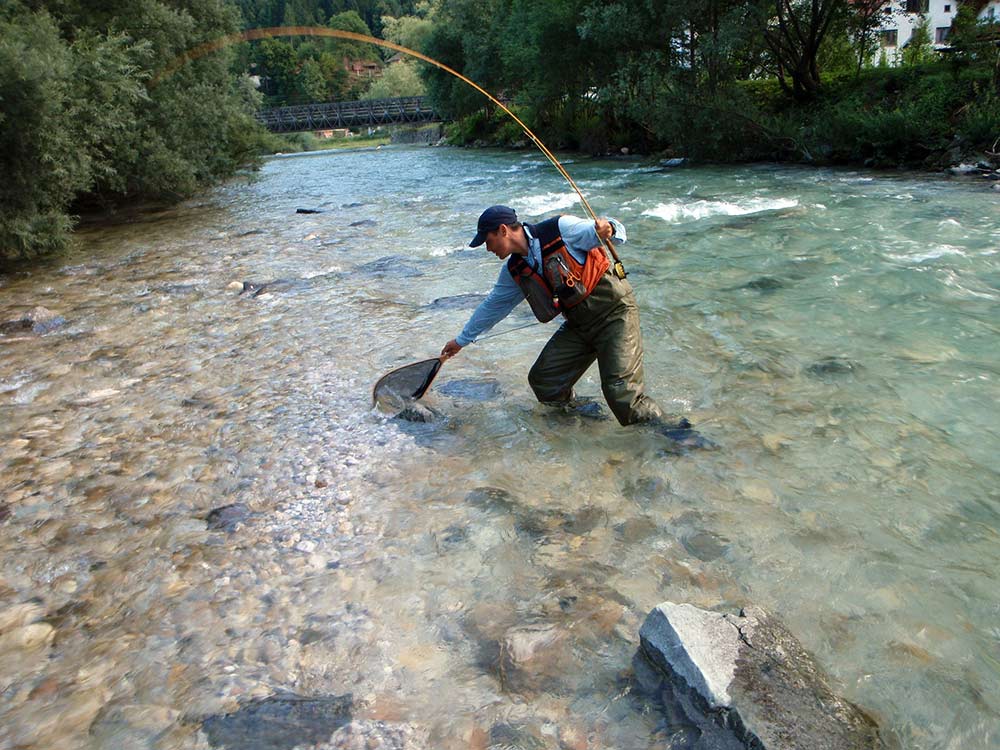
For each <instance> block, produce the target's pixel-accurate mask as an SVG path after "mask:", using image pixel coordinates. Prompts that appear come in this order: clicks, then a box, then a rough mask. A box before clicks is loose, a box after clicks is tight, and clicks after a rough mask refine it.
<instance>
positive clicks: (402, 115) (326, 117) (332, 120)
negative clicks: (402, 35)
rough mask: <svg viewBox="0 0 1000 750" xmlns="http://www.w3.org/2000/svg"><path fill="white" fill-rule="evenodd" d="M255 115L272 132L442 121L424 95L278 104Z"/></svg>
mask: <svg viewBox="0 0 1000 750" xmlns="http://www.w3.org/2000/svg"><path fill="white" fill-rule="evenodd" d="M257 119H258V120H259V121H260V122H261V123H263V125H264V127H266V128H267V129H268V130H270V131H271V132H272V133H296V132H301V131H304V130H332V129H334V128H357V127H365V126H376V125H399V124H403V123H423V122H440V121H441V118H440V117H439V116H438V115H437V114H436V113H435V112H434V110H433V108H432V107H431V106H430V103H429V102H428V101H427V99H426V97H423V96H406V97H399V98H396V99H367V100H362V101H356V102H328V103H323V104H302V105H299V106H294V107H277V108H275V109H264V110H261V111H259V112H258V113H257Z"/></svg>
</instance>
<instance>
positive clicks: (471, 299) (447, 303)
mask: <svg viewBox="0 0 1000 750" xmlns="http://www.w3.org/2000/svg"><path fill="white" fill-rule="evenodd" d="M484 299H486V295H485V294H456V295H454V296H452V297H438V298H437V299H435V300H434V301H433V302H431V303H430V304H429V305H426V307H430V308H434V309H437V310H462V309H464V308H469V307H476V306H477V305H479V303H480V302H482V301H483V300H484Z"/></svg>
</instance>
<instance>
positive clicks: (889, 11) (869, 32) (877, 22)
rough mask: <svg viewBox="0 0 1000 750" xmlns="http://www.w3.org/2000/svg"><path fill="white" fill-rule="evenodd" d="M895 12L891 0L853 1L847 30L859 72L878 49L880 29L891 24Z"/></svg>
mask: <svg viewBox="0 0 1000 750" xmlns="http://www.w3.org/2000/svg"><path fill="white" fill-rule="evenodd" d="M893 14H894V10H893V6H892V3H891V2H889V0H853V1H852V2H851V12H850V13H849V14H848V21H847V32H848V34H849V35H850V37H851V39H852V40H853V42H854V51H855V53H856V55H857V63H858V64H857V72H858V73H860V72H861V69H862V68H863V67H864V66H865V63H869V61H870V60H871V59H872V58H873V57H874V56H875V53H876V52H877V51H878V49H879V38H878V30H879V29H881V28H884V27H886V26H888V25H889V23H890V21H891V19H892V17H893Z"/></svg>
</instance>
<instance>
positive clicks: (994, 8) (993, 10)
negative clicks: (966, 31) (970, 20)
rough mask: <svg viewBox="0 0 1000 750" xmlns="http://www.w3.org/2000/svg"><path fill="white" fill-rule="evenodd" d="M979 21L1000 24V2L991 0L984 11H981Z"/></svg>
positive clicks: (999, 0) (984, 7)
mask: <svg viewBox="0 0 1000 750" xmlns="http://www.w3.org/2000/svg"><path fill="white" fill-rule="evenodd" d="M979 20H980V21H989V22H990V23H1000V0H990V2H988V3H986V5H985V6H983V9H982V10H981V11H979Z"/></svg>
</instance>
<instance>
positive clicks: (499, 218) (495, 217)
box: [469, 206, 517, 247]
mask: <svg viewBox="0 0 1000 750" xmlns="http://www.w3.org/2000/svg"><path fill="white" fill-rule="evenodd" d="M516 222H517V212H516V211H515V210H514V209H513V208H510V207H509V206H490V207H489V208H487V209H486V210H485V211H483V213H482V214H480V216H479V225H478V226H477V227H476V236H475V237H473V238H472V242H470V243H469V247H479V246H480V245H482V244H483V243H484V242H486V235H487V234H489V233H490V232H492V231H493V230H494V229H496V228H497V227H499V226H500V225H501V224H514V223H516Z"/></svg>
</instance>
